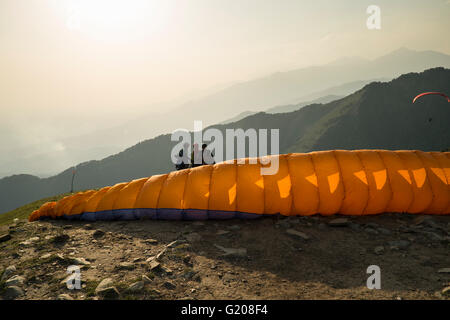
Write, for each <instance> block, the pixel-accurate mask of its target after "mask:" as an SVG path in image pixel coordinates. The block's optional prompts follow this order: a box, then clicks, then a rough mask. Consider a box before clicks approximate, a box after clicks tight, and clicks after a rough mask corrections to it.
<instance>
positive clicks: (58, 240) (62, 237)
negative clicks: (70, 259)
mask: <svg viewBox="0 0 450 320" xmlns="http://www.w3.org/2000/svg"><path fill="white" fill-rule="evenodd" d="M69 240H70V237H69V235H68V234H66V233H61V234H58V235H56V236H55V237H53V239H52V242H53V243H54V244H65V243H66V242H67V241H69Z"/></svg>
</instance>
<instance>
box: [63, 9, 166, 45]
mask: <svg viewBox="0 0 450 320" xmlns="http://www.w3.org/2000/svg"><path fill="white" fill-rule="evenodd" d="M65 7H66V8H65V10H66V15H67V16H66V18H67V19H66V26H67V28H68V29H69V30H72V31H76V30H78V31H80V32H83V33H87V34H90V35H91V36H94V37H100V38H103V39H108V38H109V39H117V38H119V37H122V36H126V37H127V38H130V37H133V35H147V34H152V33H155V32H160V31H161V30H162V29H164V28H165V27H166V26H167V25H168V20H169V19H168V14H169V12H170V8H169V7H170V5H169V1H158V0H77V1H71V0H68V1H66V3H65Z"/></svg>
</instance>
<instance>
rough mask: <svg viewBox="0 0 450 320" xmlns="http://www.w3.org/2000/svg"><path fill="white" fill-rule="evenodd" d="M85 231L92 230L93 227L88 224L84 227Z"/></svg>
mask: <svg viewBox="0 0 450 320" xmlns="http://www.w3.org/2000/svg"><path fill="white" fill-rule="evenodd" d="M84 229H86V230H92V225H91V224H89V223H86V224H85V225H84Z"/></svg>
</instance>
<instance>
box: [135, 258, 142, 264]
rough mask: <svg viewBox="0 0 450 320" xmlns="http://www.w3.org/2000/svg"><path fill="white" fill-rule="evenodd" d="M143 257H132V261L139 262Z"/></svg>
mask: <svg viewBox="0 0 450 320" xmlns="http://www.w3.org/2000/svg"><path fill="white" fill-rule="evenodd" d="M142 260H143V259H142V258H141V257H137V258H134V259H133V263H137V262H140V261H142Z"/></svg>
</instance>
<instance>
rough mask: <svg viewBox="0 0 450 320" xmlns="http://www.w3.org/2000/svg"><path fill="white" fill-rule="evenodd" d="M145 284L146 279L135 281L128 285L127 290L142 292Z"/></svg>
mask: <svg viewBox="0 0 450 320" xmlns="http://www.w3.org/2000/svg"><path fill="white" fill-rule="evenodd" d="M144 285H145V283H144V281H138V282H135V283H133V284H131V285H130V286H129V287H128V289H127V292H132V293H137V292H140V291H142V289H144Z"/></svg>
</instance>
